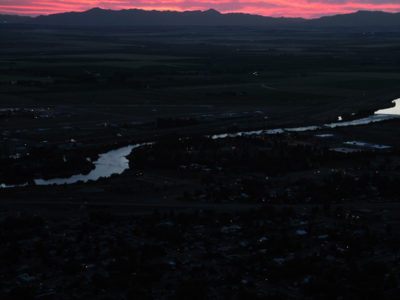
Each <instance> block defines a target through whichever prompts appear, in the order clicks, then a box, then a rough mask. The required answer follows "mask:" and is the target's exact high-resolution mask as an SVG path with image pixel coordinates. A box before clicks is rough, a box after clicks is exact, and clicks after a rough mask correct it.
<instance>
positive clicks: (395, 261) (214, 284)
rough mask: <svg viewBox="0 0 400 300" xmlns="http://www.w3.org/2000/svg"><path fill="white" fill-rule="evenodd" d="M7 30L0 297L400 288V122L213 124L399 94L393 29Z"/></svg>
mask: <svg viewBox="0 0 400 300" xmlns="http://www.w3.org/2000/svg"><path fill="white" fill-rule="evenodd" d="M0 35H1V37H2V41H5V42H4V43H2V47H1V48H0V71H1V72H0V99H1V101H0V105H1V109H0V134H1V144H0V157H1V161H0V162H1V166H2V167H1V169H0V184H2V185H1V188H0V224H1V225H0V252H1V255H0V260H1V262H0V296H1V298H2V299H30V298H36V299H71V298H72V299H132V298H133V299H135V298H136V299H209V298H211V299H214V298H215V299H253V298H255V299H257V298H260V299H265V298H272V299H274V298H276V299H288V298H289V299H290V298H310V299H398V297H399V288H400V260H399V254H400V253H399V251H400V221H399V220H400V202H399V200H400V199H399V196H398V187H399V185H400V176H399V175H400V126H399V125H400V119H392V120H387V121H384V122H380V123H373V124H368V125H363V126H350V127H339V128H326V127H324V128H323V129H320V130H316V131H304V132H303V131H285V132H283V133H282V132H278V133H277V134H258V135H253V136H238V137H226V138H222V139H213V138H211V135H212V134H217V133H225V132H238V131H246V130H256V129H273V128H292V127H297V126H307V125H322V124H326V123H332V122H336V121H348V120H353V119H360V118H363V117H366V116H369V115H371V114H373V112H374V111H375V110H377V109H380V108H387V107H390V106H391V105H393V104H391V103H390V101H391V100H393V99H395V98H398V97H399V90H398V87H399V82H400V75H399V74H400V73H399V68H400V51H399V49H400V39H399V36H398V34H397V33H395V32H357V31H354V32H348V31H347V32H340V31H333V30H329V31H320V30H313V31H308V32H304V31H301V30H298V31H293V30H292V31H284V30H267V29H262V28H250V27H248V28H202V29H200V28H196V27H194V28H190V27H189V28H184V29H183V28H172V27H164V28H124V29H121V28H119V29H118V30H117V29H113V30H111V29H104V30H103V31H101V32H100V31H99V30H98V29H96V30H94V29H91V28H55V27H45V26H37V27H28V26H25V25H12V26H11V25H4V26H1V27H0ZM149 141H154V142H155V143H154V144H151V145H147V146H144V147H141V148H137V149H135V150H133V151H132V153H131V154H130V155H129V156H128V157H127V159H128V160H129V165H130V168H129V169H128V170H126V171H125V172H123V174H121V175H113V176H111V177H110V178H102V179H100V180H98V181H90V182H87V183H83V182H79V183H75V184H71V185H53V186H37V185H35V184H34V182H35V179H51V178H63V177H69V176H71V175H74V174H79V173H83V174H87V173H88V172H90V170H93V169H94V168H95V166H94V164H93V161H95V160H96V159H97V158H98V157H99V154H101V153H104V152H107V151H109V150H111V149H116V148H118V147H122V146H126V145H129V144H131V145H132V144H136V143H140V142H149ZM353 141H356V142H362V143H364V144H362V143H361V144H360V143H353ZM349 142H350V143H349ZM365 143H366V144H365ZM21 184H23V185H25V186H20V187H6V186H10V185H21Z"/></svg>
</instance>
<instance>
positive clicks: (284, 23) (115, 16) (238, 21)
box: [0, 8, 400, 30]
mask: <svg viewBox="0 0 400 300" xmlns="http://www.w3.org/2000/svg"><path fill="white" fill-rule="evenodd" d="M0 22H3V23H24V24H37V25H39V24H40V25H70V26H158V25H168V26H269V27H292V28H296V27H298V26H301V27H304V28H321V27H335V28H338V27H339V28H340V27H346V28H357V29H360V28H364V29H370V30H377V29H382V28H391V30H398V28H399V27H400V13H397V14H396V13H386V12H380V11H358V12H356V13H351V14H344V15H336V16H329V17H321V18H318V19H312V20H306V19H302V18H284V17H282V18H273V17H264V16H260V15H251V14H244V13H226V14H223V13H220V12H218V11H216V10H213V9H210V10H207V11H185V12H177V11H156V10H153V11H146V10H141V9H128V10H120V11H115V10H105V9H100V8H93V9H91V10H88V11H84V12H66V13H59V14H52V15H46V16H38V17H34V18H30V17H19V16H14V15H13V16H11V15H0Z"/></svg>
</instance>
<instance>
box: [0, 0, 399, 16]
mask: <svg viewBox="0 0 400 300" xmlns="http://www.w3.org/2000/svg"><path fill="white" fill-rule="evenodd" d="M396 2H397V3H396ZM93 7H100V8H103V9H114V10H120V9H131V8H138V9H144V10H174V11H185V10H207V9H209V8H214V9H216V10H218V11H220V12H222V13H230V12H243V13H250V14H258V15H264V16H273V17H281V16H285V17H303V18H314V17H320V16H323V15H333V14H342V13H351V12H354V11H357V10H381V11H387V12H400V3H398V0H261V1H259V0H196V1H194V0H101V1H99V0H81V1H78V0H55V1H48V0H0V13H5V14H19V15H31V16H36V15H40V14H53V13H62V12H69V11H85V10H88V9H91V8H93Z"/></svg>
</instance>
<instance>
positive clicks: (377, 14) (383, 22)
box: [308, 11, 400, 29]
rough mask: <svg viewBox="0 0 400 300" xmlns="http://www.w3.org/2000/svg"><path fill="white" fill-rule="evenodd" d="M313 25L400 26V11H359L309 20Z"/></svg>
mask: <svg viewBox="0 0 400 300" xmlns="http://www.w3.org/2000/svg"><path fill="white" fill-rule="evenodd" d="M308 22H309V23H310V24H312V25H313V26H321V27H365V28H374V27H376V28H382V27H393V28H397V29H399V28H400V13H387V12H382V11H358V12H355V13H351V14H345V15H335V16H329V17H321V18H319V19H314V20H310V21H308Z"/></svg>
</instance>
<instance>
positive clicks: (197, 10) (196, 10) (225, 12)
mask: <svg viewBox="0 0 400 300" xmlns="http://www.w3.org/2000/svg"><path fill="white" fill-rule="evenodd" d="M94 9H100V10H105V11H127V10H141V11H148V12H151V11H157V12H180V13H184V12H206V11H210V10H213V11H216V12H218V13H220V14H222V15H227V14H245V15H253V16H261V17H267V18H268V17H269V18H287V19H305V20H312V19H320V18H323V17H329V16H337V15H347V14H354V13H357V12H382V13H388V14H398V13H400V11H397V12H393V11H385V10H369V9H355V10H354V11H349V12H346V13H327V14H326V15H325V14H324V15H321V16H314V17H301V16H284V15H282V16H271V15H262V14H257V13H250V12H244V11H224V12H221V11H219V10H217V9H215V8H207V9H203V10H202V9H192V10H190V9H189V10H183V9H182V10H179V9H168V8H167V9H162V8H159V9H145V8H138V7H132V8H123V9H110V8H102V7H99V6H94V7H92V8H89V9H85V10H66V11H62V12H55V13H54V12H49V13H47V14H46V13H40V14H23V13H22V14H21V13H12V12H11V13H10V12H2V11H0V15H9V16H19V17H30V18H37V17H40V16H50V15H57V14H65V13H84V12H88V11H91V10H94Z"/></svg>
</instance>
